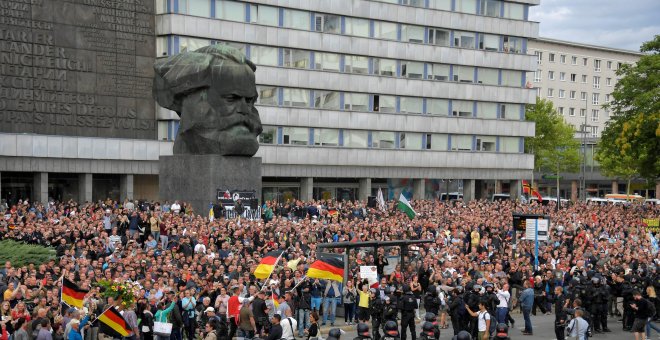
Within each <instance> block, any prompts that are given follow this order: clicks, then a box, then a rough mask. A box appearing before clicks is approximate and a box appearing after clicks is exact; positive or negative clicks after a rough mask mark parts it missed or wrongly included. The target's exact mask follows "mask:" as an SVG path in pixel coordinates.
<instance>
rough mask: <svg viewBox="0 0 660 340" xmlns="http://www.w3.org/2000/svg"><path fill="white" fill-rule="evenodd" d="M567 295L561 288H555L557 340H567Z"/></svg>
mask: <svg viewBox="0 0 660 340" xmlns="http://www.w3.org/2000/svg"><path fill="white" fill-rule="evenodd" d="M566 304H567V300H566V295H564V289H563V288H562V287H561V286H556V287H555V336H556V337H557V340H564V339H565V331H564V330H565V329H566V320H567V318H568V315H567V313H566V310H565V308H566V307H567V305H566Z"/></svg>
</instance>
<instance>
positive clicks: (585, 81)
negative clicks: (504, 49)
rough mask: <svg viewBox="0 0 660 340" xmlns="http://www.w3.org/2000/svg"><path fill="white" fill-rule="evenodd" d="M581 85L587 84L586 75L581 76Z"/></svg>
mask: <svg viewBox="0 0 660 340" xmlns="http://www.w3.org/2000/svg"><path fill="white" fill-rule="evenodd" d="M582 83H583V84H586V83H587V75H586V74H583V75H582Z"/></svg>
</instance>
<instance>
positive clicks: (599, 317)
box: [591, 276, 610, 333]
mask: <svg viewBox="0 0 660 340" xmlns="http://www.w3.org/2000/svg"><path fill="white" fill-rule="evenodd" d="M591 281H592V282H593V287H592V294H591V316H592V320H593V324H594V331H595V332H596V333H600V332H610V330H609V329H608V328H607V300H609V298H610V297H609V291H608V289H607V285H603V284H602V282H603V281H604V280H602V279H601V277H598V276H596V277H593V278H592V279H591Z"/></svg>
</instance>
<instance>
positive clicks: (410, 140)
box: [399, 132, 422, 150]
mask: <svg viewBox="0 0 660 340" xmlns="http://www.w3.org/2000/svg"><path fill="white" fill-rule="evenodd" d="M399 148H401V149H411V150H420V149H421V148H422V134H421V133H412V132H401V133H400V134H399Z"/></svg>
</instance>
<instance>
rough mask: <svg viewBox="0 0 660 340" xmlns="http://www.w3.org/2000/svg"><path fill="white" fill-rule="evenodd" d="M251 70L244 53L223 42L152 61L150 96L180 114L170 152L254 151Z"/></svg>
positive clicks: (256, 124) (257, 124)
mask: <svg viewBox="0 0 660 340" xmlns="http://www.w3.org/2000/svg"><path fill="white" fill-rule="evenodd" d="M256 69H257V67H256V66H255V65H254V64H253V63H252V62H251V61H249V60H248V59H246V57H245V55H244V54H243V53H241V52H240V51H238V50H237V49H234V48H232V47H228V46H224V45H212V46H206V47H202V48H200V49H198V50H196V51H192V52H186V53H181V54H178V55H176V56H173V57H170V58H167V59H162V60H158V61H157V62H156V63H155V64H154V70H155V71H156V77H155V78H154V86H153V96H154V98H155V99H156V101H157V102H158V104H159V105H160V106H162V107H164V108H167V109H170V110H173V111H176V113H177V114H178V115H179V117H181V123H180V125H179V133H178V134H177V137H176V140H175V142H174V154H220V155H223V156H247V157H251V156H254V154H255V153H256V152H257V149H259V143H258V142H257V136H259V134H261V131H262V126H261V120H260V119H259V112H258V111H257V109H256V108H255V107H254V104H255V102H256V100H257V89H256V85H255V81H254V71H255V70H256Z"/></svg>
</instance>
